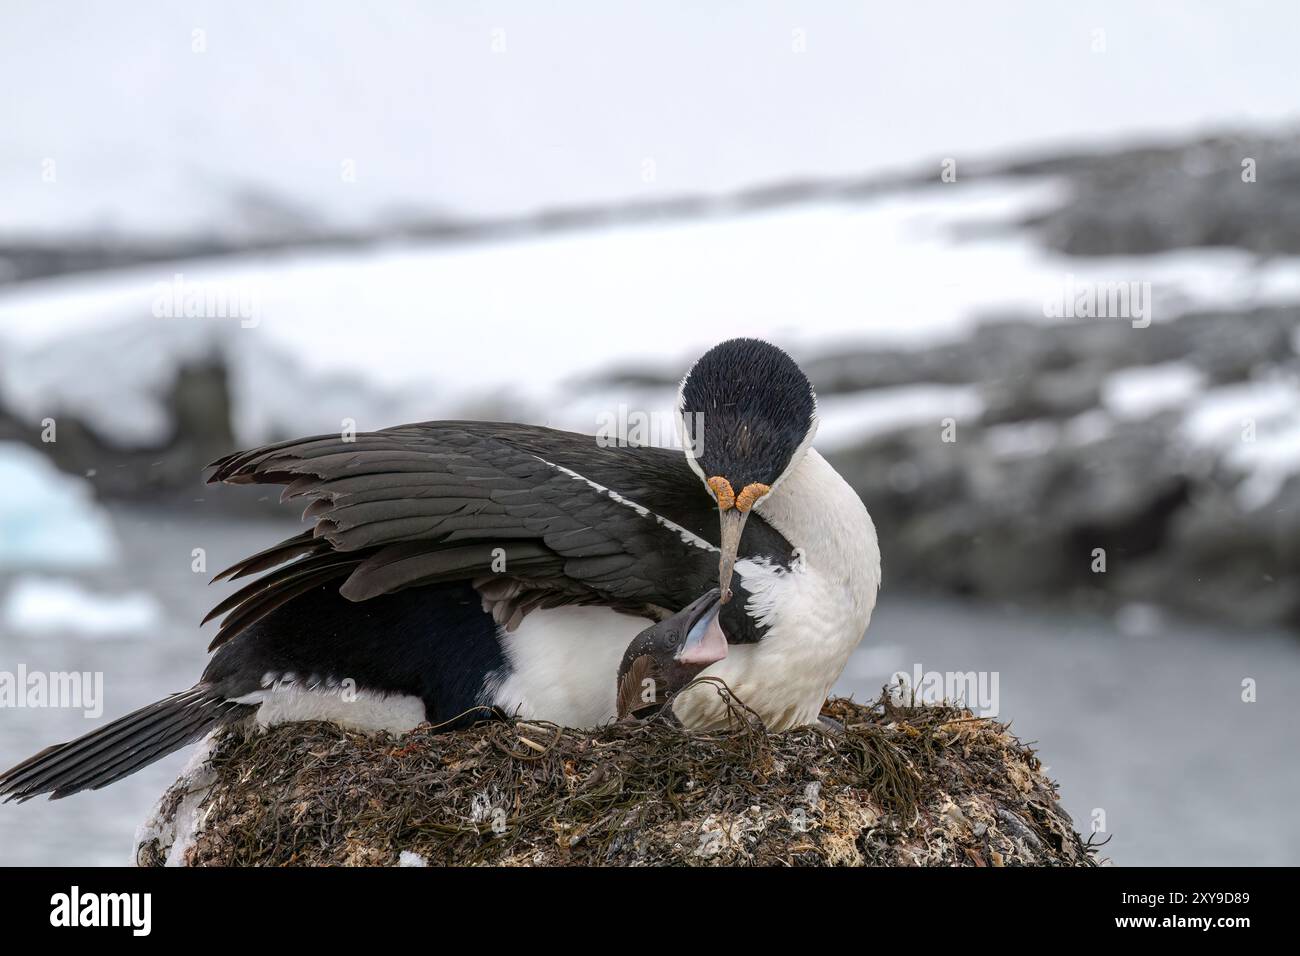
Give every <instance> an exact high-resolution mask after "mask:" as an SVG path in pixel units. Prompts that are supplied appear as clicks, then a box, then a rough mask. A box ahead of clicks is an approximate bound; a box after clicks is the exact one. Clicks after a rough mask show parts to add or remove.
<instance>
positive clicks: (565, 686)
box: [482, 607, 651, 727]
mask: <svg viewBox="0 0 1300 956" xmlns="http://www.w3.org/2000/svg"><path fill="white" fill-rule="evenodd" d="M650 624H651V622H650V621H647V620H644V619H643V618H639V617H632V616H631V615H628V614H620V613H619V612H618V611H614V610H611V609H610V608H607V607H558V608H548V609H544V610H537V611H533V612H532V613H531V614H529V615H528V616H527V617H525V618H524V619H523V622H522V623H521V624H520V625H519V627H518V628H517V629H516V630H514V631H505V630H504V629H503V630H502V631H501V632H500V637H501V644H502V647H503V649H504V651H505V656H506V660H507V661H508V662H509V664H508V666H507V667H506V668H504V669H503V671H502V672H501V673H500V674H498V675H496V676H495V677H493V678H491V679H489V680H488V682H487V685H486V687H485V688H484V692H483V695H482V702H483V703H484V704H490V705H495V706H497V707H500V708H501V709H502V710H504V711H506V713H510V714H515V713H517V714H519V715H520V716H522V717H525V718H533V719H536V720H549V721H552V722H554V723H557V724H560V725H562V726H565V727H597V726H599V725H600V724H603V723H606V722H608V721H610V720H612V719H613V718H614V714H615V683H616V681H617V679H618V666H619V664H620V663H622V660H623V652H624V651H626V650H627V646H628V644H630V643H631V642H632V638H634V637H636V636H637V634H639V633H641V631H643V630H644V629H645V628H647V627H649V626H650Z"/></svg>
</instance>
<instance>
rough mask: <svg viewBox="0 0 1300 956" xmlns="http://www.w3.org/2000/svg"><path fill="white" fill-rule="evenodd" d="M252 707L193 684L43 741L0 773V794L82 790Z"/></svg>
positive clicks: (18, 796)
mask: <svg viewBox="0 0 1300 956" xmlns="http://www.w3.org/2000/svg"><path fill="white" fill-rule="evenodd" d="M252 710H253V708H252V707H251V706H248V705H244V704H237V703H235V702H234V701H231V700H228V699H227V698H225V697H224V696H222V695H221V694H219V693H217V692H216V691H214V690H213V688H212V687H210V686H208V685H204V684H199V685H197V686H195V687H192V688H191V689H190V690H187V691H182V692H180V693H178V694H172V695H171V696H170V697H165V698H163V699H162V700H160V701H157V702H155V703H153V704H149V705H148V706H146V707H141V708H140V709H139V710H136V711H133V712H132V713H129V714H127V715H126V716H125V717H119V718H118V719H117V720H115V721H113V722H112V723H109V724H105V725H104V726H103V727H100V728H99V729H98V730H92V731H91V732H90V733H88V734H86V735H84V736H82V737H78V738H77V739H76V740H71V741H68V742H67V743H62V744H55V745H54V746H53V747H47V748H46V749H44V750H42V751H41V752H40V753H38V754H36V755H35V756H33V757H30V758H28V759H27V760H24V761H23V762H22V763H20V764H18V765H17V766H16V767H12V768H10V769H9V770H6V771H5V772H4V773H0V797H3V798H4V799H5V801H6V802H8V801H10V800H18V801H20V802H21V801H23V800H30V799H31V798H32V797H36V796H40V795H41V794H44V793H48V794H50V799H52V800H57V799H59V798H61V797H66V796H69V795H70V794H74V793H78V792H80V791H82V790H88V789H96V790H97V789H99V788H100V787H104V786H107V785H108V784H110V783H113V782H114V781H116V780H120V779H122V778H123V777H125V776H128V775H130V774H133V773H135V772H136V771H137V770H139V769H140V768H141V767H144V766H147V765H148V764H151V763H153V762H154V761H155V760H159V759H161V758H162V757H165V756H166V755H167V754H169V753H172V752H173V751H175V750H179V749H180V748H181V747H184V746H185V745H186V744H188V743H192V742H193V741H195V740H198V739H199V738H200V737H202V736H203V735H204V734H205V733H207V732H208V731H209V730H212V729H213V728H215V727H217V726H219V725H221V724H225V723H230V722H232V721H234V720H238V719H239V718H241V717H243V716H244V715H246V714H248V713H251V712H252Z"/></svg>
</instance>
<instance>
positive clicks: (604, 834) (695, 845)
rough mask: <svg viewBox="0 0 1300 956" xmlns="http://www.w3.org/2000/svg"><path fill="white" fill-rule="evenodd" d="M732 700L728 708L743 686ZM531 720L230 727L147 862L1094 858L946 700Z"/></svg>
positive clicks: (1046, 783) (1032, 766) (171, 797)
mask: <svg viewBox="0 0 1300 956" xmlns="http://www.w3.org/2000/svg"><path fill="white" fill-rule="evenodd" d="M733 703H735V702H734V700H733ZM735 714H736V723H735V726H734V728H733V730H731V731H730V732H727V733H714V734H690V733H688V732H686V731H683V730H680V729H678V728H674V727H670V726H668V725H666V724H664V723H659V722H652V723H621V724H612V725H609V726H606V727H603V728H600V729H598V730H594V731H590V732H584V731H576V730H568V729H563V728H559V727H555V726H553V725H550V724H539V723H527V722H523V721H518V720H510V721H499V722H494V723H486V724H480V725H478V726H475V727H471V728H468V729H465V730H459V731H453V732H435V731H434V729H433V728H431V727H430V726H428V725H427V724H426V725H422V726H421V727H419V728H417V729H416V730H414V731H412V732H411V733H409V734H406V735H403V736H401V737H398V738H393V737H390V736H387V735H379V736H366V735H362V734H358V733H354V732H350V731H346V730H343V729H341V728H339V727H337V726H334V725H331V724H320V723H317V724H286V725H281V726H279V727H275V728H272V729H271V730H269V731H258V730H255V729H251V728H235V729H232V730H228V731H223V732H220V733H219V735H218V736H216V737H215V738H214V739H212V740H211V742H210V745H209V747H210V749H209V750H205V751H201V752H200V753H199V754H198V755H197V756H196V759H195V761H194V762H192V764H191V767H190V768H189V769H188V770H187V772H186V774H184V775H183V776H182V778H181V779H180V780H179V781H178V782H177V783H176V784H175V785H174V786H173V787H171V788H170V789H169V790H168V791H167V793H165V794H164V795H163V797H162V799H161V800H160V802H159V805H158V808H157V810H156V811H155V814H154V817H153V819H151V821H150V822H149V824H148V825H147V826H146V827H144V828H142V830H141V832H140V835H139V838H138V841H137V847H136V860H137V862H138V863H139V864H141V865H162V864H164V863H171V864H185V865H191V866H212V865H217V866H220V865H234V866H252V865H285V864H288V865H379V866H396V865H416V866H419V865H426V864H427V865H434V866H438V865H461V864H475V863H487V864H498V865H520V866H555V865H604V866H621V865H684V866H696V865H705V866H708V865H727V866H730V865H764V864H766V865H791V864H793V865H883V866H919V865H950V866H1013V865H1051V866H1092V865H1095V859H1094V854H1095V852H1096V847H1092V846H1089V844H1088V843H1087V842H1085V841H1084V840H1083V839H1081V838H1080V836H1079V835H1078V834H1077V833H1076V832H1075V831H1074V827H1073V824H1072V823H1071V821H1070V818H1069V816H1068V815H1067V814H1066V813H1065V812H1064V811H1063V810H1062V809H1061V808H1060V806H1059V803H1058V800H1057V795H1056V788H1055V785H1054V784H1053V783H1052V782H1051V781H1050V780H1049V779H1048V778H1047V777H1046V776H1045V775H1044V774H1043V772H1042V767H1041V765H1040V764H1039V761H1038V758H1037V757H1036V756H1035V755H1034V752H1033V751H1032V750H1031V749H1029V748H1028V747H1026V746H1025V745H1023V744H1021V743H1020V742H1019V741H1018V740H1017V739H1016V738H1015V737H1013V736H1012V735H1011V734H1010V733H1009V732H1008V730H1007V728H1006V727H1005V726H1004V725H1002V724H999V723H997V722H996V721H994V720H991V719H985V718H976V717H973V716H972V715H971V714H970V713H969V712H967V711H964V710H960V709H957V708H954V707H950V706H946V705H940V706H911V705H906V706H904V705H898V704H895V703H893V702H892V701H891V700H889V699H888V698H887V697H886V698H882V700H881V701H880V702H878V703H877V704H875V705H871V706H864V705H861V704H855V703H853V702H851V701H848V700H844V699H835V700H831V701H829V702H828V703H827V706H826V714H827V715H828V716H831V717H833V718H834V719H836V720H838V721H840V722H841V723H842V724H844V730H843V731H842V732H836V731H829V730H826V729H823V728H820V727H807V728H802V729H799V730H794V731H789V732H787V733H783V734H768V733H767V732H766V731H764V730H763V728H762V727H761V726H759V725H758V724H757V722H756V721H755V720H754V718H753V717H752V716H750V715H749V714H747V712H746V711H745V710H744V709H743V707H741V706H739V705H737V707H736V709H735Z"/></svg>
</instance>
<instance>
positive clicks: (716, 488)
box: [705, 475, 736, 511]
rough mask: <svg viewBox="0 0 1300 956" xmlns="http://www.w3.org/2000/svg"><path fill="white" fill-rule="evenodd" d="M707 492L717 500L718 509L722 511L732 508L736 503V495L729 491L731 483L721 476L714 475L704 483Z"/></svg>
mask: <svg viewBox="0 0 1300 956" xmlns="http://www.w3.org/2000/svg"><path fill="white" fill-rule="evenodd" d="M705 484H707V485H708V486H709V490H710V491H712V492H713V497H715V498H717V499H718V507H719V508H721V509H722V510H723V511H726V510H727V509H728V508H730V507H732V506H733V505H734V504H735V503H736V493H735V492H734V491H732V490H731V482H729V481H728V480H727V479H726V478H723V477H722V476H721V475H714V476H713V477H712V478H710V479H709V480H708V481H706V482H705Z"/></svg>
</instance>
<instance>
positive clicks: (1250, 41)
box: [0, 0, 1300, 232]
mask: <svg viewBox="0 0 1300 956" xmlns="http://www.w3.org/2000/svg"><path fill="white" fill-rule="evenodd" d="M629 6H630V5H626V4H612V3H603V2H594V0H593V2H589V3H547V4H544V5H543V4H539V3H536V2H517V3H514V2H497V3H477V4H469V3H461V4H458V3H453V2H445V0H440V2H437V3H433V2H424V3H417V2H400V0H387V2H385V0H377V2H371V3H365V4H360V3H352V2H337V3H336V2H310V3H309V2H301V3H267V2H229V0H225V2H194V0H182V2H178V0H135V2H123V3H112V4H107V3H93V2H85V3H74V2H67V0H61V2H40V0H5V2H4V5H3V11H2V12H0V128H3V130H4V134H3V143H2V145H0V230H2V231H4V232H14V231H30V230H31V229H33V228H44V229H59V228H66V227H85V226H98V227H105V226H107V227H117V228H120V229H124V230H133V229H189V228H193V227H202V226H205V225H213V226H218V227H222V226H226V225H228V220H230V219H231V218H239V216H238V213H232V210H237V208H238V207H237V206H235V205H233V203H234V201H235V197H237V196H238V194H239V193H240V192H241V191H244V190H249V189H254V190H257V191H259V192H270V193H274V194H276V195H278V196H280V197H282V198H283V199H285V200H286V201H288V202H291V203H293V204H294V205H296V206H298V207H300V208H301V209H302V210H303V211H304V212H306V213H307V214H309V215H313V216H319V217H321V218H323V219H325V220H327V221H335V222H345V221H356V220H365V219H367V218H371V217H374V216H379V215H384V214H386V213H387V212H389V211H391V210H392V209H393V208H395V207H407V208H412V209H415V210H422V211H428V210H435V209H445V210H453V211H456V212H460V213H472V214H486V213H505V212H517V211H522V210H528V209H531V208H534V207H537V206H542V205H549V204H554V203H567V202H577V201H590V200H602V199H610V198H631V197H641V196H648V195H655V194H673V193H679V192H683V191H697V190H704V191H714V190H723V189H728V188H732V187H736V186H741V185H746V184H752V183H755V182H762V181H766V180H772V179H777V178H781V177H786V176H793V175H817V174H828V173H852V172H862V171H870V170H877V169H882V168H891V167H897V166H899V165H906V164H909V163H912V162H916V161H921V162H931V161H933V162H935V163H936V164H937V163H938V161H939V159H941V158H943V157H945V156H955V157H956V158H958V159H959V161H960V159H961V158H962V157H971V158H974V157H977V156H983V155H988V154H991V153H1003V152H1007V151H1011V150H1015V149H1018V148H1020V147H1023V146H1026V145H1033V144H1046V143H1056V142H1061V141H1067V142H1076V143H1081V144H1088V143H1107V142H1110V141H1113V140H1115V139H1117V138H1122V137H1126V136H1128V135H1131V134H1135V133H1147V134H1158V133H1161V132H1169V131H1185V130H1188V129H1196V128H1205V127H1211V126H1222V125H1242V124H1259V123H1276V122H1278V121H1281V120H1294V119H1295V118H1296V117H1298V116H1300V83H1297V82H1296V66H1295V55H1294V45H1295V38H1296V36H1297V35H1298V34H1300V29H1298V28H1300V4H1296V3H1293V2H1288V0H1282V2H1276V3H1249V2H1242V3H1212V2H1204V3H1198V2H1187V3H1180V4H1178V5H1176V9H1177V10H1178V12H1177V13H1176V14H1175V13H1171V12H1169V11H1171V10H1173V9H1175V6H1174V5H1171V4H1135V3H1132V2H1131V0H1115V2H1093V3H1088V4H1086V5H1085V4H1075V3H1070V4H1066V3H1044V2H1041V0H1027V2H1001V3H999V2H983V3H968V2H957V0H952V2H931V3H925V2H914V0H909V2H907V3H902V4H898V3H874V2H858V3H826V2H822V3H802V4H798V3H778V2H761V3H755V2H747V3H712V4H709V3H700V2H668V0H659V2H655V3H648V4H642V5H640V6H639V9H630V12H629ZM1085 7H1086V9H1085ZM457 10H460V11H462V12H459V13H457V12H456V11H457ZM195 31H201V32H198V33H196V32H195ZM1096 31H1104V32H1103V33H1097V32H1096ZM1097 47H1102V48H1103V49H1095V48H1097ZM50 160H53V161H54V166H53V168H54V169H55V173H56V179H55V181H54V182H49V181H47V180H48V176H45V177H44V178H43V173H44V171H45V170H47V169H48V168H49V161H50ZM348 164H350V166H349V165H348ZM349 169H350V170H351V172H352V174H353V176H352V179H351V180H349V179H348V176H347V171H348V170H349Z"/></svg>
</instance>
